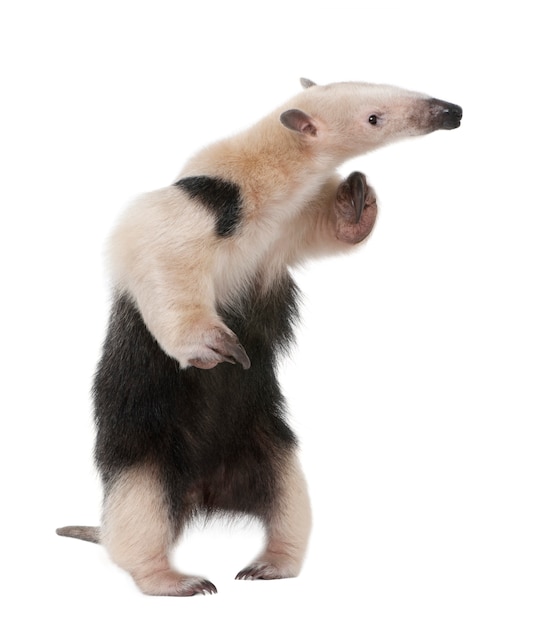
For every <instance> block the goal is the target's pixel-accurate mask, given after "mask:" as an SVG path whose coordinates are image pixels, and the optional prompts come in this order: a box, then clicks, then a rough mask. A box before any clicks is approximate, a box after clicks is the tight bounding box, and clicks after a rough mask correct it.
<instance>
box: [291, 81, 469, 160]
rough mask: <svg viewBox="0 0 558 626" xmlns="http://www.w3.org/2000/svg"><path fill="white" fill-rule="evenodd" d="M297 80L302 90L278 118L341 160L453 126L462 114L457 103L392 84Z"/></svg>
mask: <svg viewBox="0 0 558 626" xmlns="http://www.w3.org/2000/svg"><path fill="white" fill-rule="evenodd" d="M301 83H302V85H303V87H304V88H305V89H304V91H303V92H302V93H299V94H298V95H297V96H296V97H295V98H293V99H292V100H291V101H290V102H289V103H287V107H288V108H286V109H285V110H283V112H282V113H281V115H280V120H281V123H282V124H283V126H285V127H286V128H287V129H289V130H290V131H292V132H294V133H297V134H298V135H299V137H300V138H301V139H302V140H304V141H305V142H308V143H310V144H312V143H314V144H315V145H316V147H318V146H321V149H322V150H323V151H324V152H328V151H329V152H330V153H332V155H333V154H335V155H337V156H339V157H341V158H343V159H344V158H348V157H351V156H357V155H359V154H364V153H366V152H369V151H370V150H374V149H376V148H379V147H381V146H384V145H386V144H388V143H391V142H393V141H396V140H398V139H403V138H405V137H412V136H416V135H425V134H427V133H431V132H433V131H435V130H440V129H446V130H451V129H453V128H457V127H458V126H459V125H460V123H461V117H462V114H463V113H462V109H461V107H460V106H458V105H456V104H452V103H450V102H445V101H443V100H438V99H436V98H431V97H430V96H427V95H425V94H422V93H417V92H414V91H407V90H405V89H400V88H399V87H393V86H390V85H374V84H369V83H350V82H347V83H332V84H330V85H316V84H315V83H313V82H312V81H310V80H308V79H301Z"/></svg>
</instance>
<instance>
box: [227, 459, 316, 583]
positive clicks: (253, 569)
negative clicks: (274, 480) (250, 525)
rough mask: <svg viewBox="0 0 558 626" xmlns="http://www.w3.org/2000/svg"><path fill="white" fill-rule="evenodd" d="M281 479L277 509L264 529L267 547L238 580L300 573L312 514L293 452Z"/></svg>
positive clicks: (304, 482) (283, 576) (298, 464)
mask: <svg viewBox="0 0 558 626" xmlns="http://www.w3.org/2000/svg"><path fill="white" fill-rule="evenodd" d="M280 479H281V483H280V485H279V486H278V499H277V502H278V506H277V510H276V511H275V512H274V515H273V516H272V518H271V520H270V521H269V524H268V527H267V529H266V531H267V543H266V546H265V548H264V550H263V552H262V553H261V554H260V555H259V556H258V557H257V558H256V559H255V561H254V562H253V563H252V564H251V565H249V566H248V567H247V568H245V569H244V570H242V571H241V572H240V573H239V574H238V576H237V578H240V579H251V578H292V577H294V576H298V574H299V573H300V570H301V568H302V562H303V561H304V556H305V554H306V549H307V547H308V539H309V537H310V529H311V526H312V512H311V508H310V499H309V497H308V489H307V486H306V480H305V478H304V474H303V473H302V469H301V467H300V463H299V461H298V458H297V456H296V454H295V453H293V454H292V456H291V458H290V459H289V460H288V461H287V462H286V463H285V467H284V468H283V471H282V474H281V476H280Z"/></svg>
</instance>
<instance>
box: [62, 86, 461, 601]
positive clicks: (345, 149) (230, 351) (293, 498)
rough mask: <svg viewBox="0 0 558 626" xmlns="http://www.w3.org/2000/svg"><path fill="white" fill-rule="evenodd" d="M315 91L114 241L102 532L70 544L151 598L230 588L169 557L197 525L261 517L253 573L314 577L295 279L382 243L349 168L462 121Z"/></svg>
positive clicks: (391, 102) (389, 99)
mask: <svg viewBox="0 0 558 626" xmlns="http://www.w3.org/2000/svg"><path fill="white" fill-rule="evenodd" d="M303 86H304V87H305V90H304V91H303V92H302V93H300V94H299V95H298V96H296V97H295V98H293V99H292V100H291V101H290V102H288V103H287V104H286V105H285V106H284V107H282V108H281V109H279V110H277V111H275V112H274V113H272V114H271V115H269V116H268V117H266V118H264V119H263V120H262V121H261V122H260V123H258V124H256V125H255V126H254V127H253V128H251V129H249V130H247V131H245V132H243V133H240V134H239V135H237V136H235V137H233V138H231V139H227V140H224V141H222V142H219V143H217V144H215V145H213V146H210V147H208V148H206V149H204V150H202V151H201V152H200V153H199V154H198V155H196V156H195V157H194V158H192V159H191V160H190V161H189V162H188V163H187V164H186V166H185V167H184V169H183V171H182V172H181V174H180V176H179V177H178V178H177V180H176V181H175V182H174V184H172V185H170V186H169V187H166V188H164V189H161V190H158V191H154V192H151V193H148V194H145V195H144V196H142V197H140V198H139V199H138V200H137V201H136V202H135V203H134V204H133V205H132V206H131V207H130V208H129V209H128V211H127V212H126V213H125V215H124V216H123V218H122V220H121V222H120V223H119V225H118V226H117V228H116V229H115V232H114V234H113V236H112V238H111V242H110V256H111V267H112V271H113V281H114V303H113V307H112V313H111V316H110V322H109V327H108V333H107V337H106V340H105V344H104V350H103V355H102V357H101V360H100V363H99V366H98V369H97V373H96V376H95V381H94V390H93V395H94V405H95V423H96V426H97V440H96V451H95V458H96V463H97V467H98V469H99V471H100V474H101V477H102V481H103V485H104V490H105V498H104V510H103V518H102V524H101V527H100V528H97V527H83V526H73V527H66V528H62V529H59V530H58V533H59V534H61V535H66V536H70V537H76V538H79V539H85V540H88V541H94V542H99V543H102V544H103V545H104V546H105V547H106V548H107V550H108V552H109V554H110V556H111V558H112V559H113V561H114V562H115V563H117V564H118V565H120V566H121V567H123V568H124V569H126V570H127V571H128V572H130V574H131V575H132V577H133V578H134V580H135V582H136V583H137V585H138V586H139V588H140V589H141V590H142V591H143V592H144V593H147V594H153V595H193V594H196V593H213V592H215V591H216V589H215V587H214V585H213V584H212V583H211V582H209V581H207V580H206V579H204V578H200V577H197V576H192V575H185V574H182V573H179V572H177V571H175V570H174V569H173V567H172V565H171V563H170V560H169V559H170V553H171V550H172V547H173V545H174V544H175V543H176V541H177V540H178V538H179V537H180V534H181V532H182V530H183V528H184V526H185V525H186V524H187V523H188V522H189V521H190V520H191V519H193V518H194V517H195V516H196V515H198V514H203V515H207V514H212V513H219V514H221V513H225V514H233V515H234V514H243V515H250V516H255V517H257V518H259V519H260V520H261V521H262V522H263V524H264V526H265V528H266V531H267V542H266V546H265V548H264V550H263V552H262V554H260V555H259V556H258V557H257V558H256V559H255V560H254V561H253V562H252V563H251V564H250V565H248V566H247V567H246V568H244V569H243V570H241V571H240V572H239V574H238V576H237V577H238V578H242V579H254V578H264V579H270V578H284V577H290V576H296V575H297V574H298V573H299V571H300V568H301V566H302V562H303V559H304V555H305V551H306V546H307V542H308V536H309V533H310V524H311V513H310V505H309V501H308V494H307V489H306V484H305V480H304V477H303V475H302V473H301V470H300V466H299V464H298V460H297V455H296V438H295V436H294V434H293V432H292V431H291V429H290V428H289V426H288V425H287V423H286V420H285V401H284V398H283V395H282V393H281V390H280V388H279V385H278V382H277V372H276V368H277V364H278V359H279V357H280V356H281V354H282V353H283V352H284V351H285V350H287V349H288V347H289V345H290V344H291V342H292V339H293V331H292V328H293V323H294V322H295V320H296V319H297V299H298V293H297V288H296V285H295V283H294V281H293V279H292V277H291V275H290V273H289V268H290V267H293V266H296V265H297V264H299V263H300V262H302V261H303V260H304V259H305V258H308V257H312V256H320V255H323V254H332V253H336V252H342V251H346V250H349V249H351V248H352V247H354V246H355V245H356V244H358V243H360V242H362V241H364V240H365V239H366V237H367V236H368V235H369V233H370V232H371V230H372V228H373V226H374V222H375V219H376V212H377V207H376V197H375V194H374V191H373V190H372V188H371V187H369V186H368V184H367V182H366V179H365V177H364V175H363V174H360V173H358V172H354V173H353V174H351V175H350V176H349V177H348V178H347V179H346V180H341V179H340V177H339V176H338V175H337V174H336V173H335V170H336V168H337V167H338V166H339V165H340V164H341V163H342V162H343V161H345V160H346V159H348V158H350V157H353V156H356V155H358V154H362V153H365V152H367V151H369V150H372V149H374V148H377V147H379V146H381V145H384V144H386V143H389V142H391V141H394V140H395V139H398V138H403V137H406V136H412V135H420V134H425V133H428V132H431V131H433V130H437V129H439V128H455V127H457V126H458V125H459V121H460V119H461V110H460V108H459V107H457V106H455V105H451V104H448V103H445V102H442V101H439V100H434V99H431V98H428V97H426V96H424V95H422V94H417V93H413V92H407V91H404V90H401V89H398V88H395V87H388V86H378V85H369V84H366V83H337V84H332V85H327V86H317V85H315V84H314V83H311V82H310V81H303ZM239 365H240V367H239Z"/></svg>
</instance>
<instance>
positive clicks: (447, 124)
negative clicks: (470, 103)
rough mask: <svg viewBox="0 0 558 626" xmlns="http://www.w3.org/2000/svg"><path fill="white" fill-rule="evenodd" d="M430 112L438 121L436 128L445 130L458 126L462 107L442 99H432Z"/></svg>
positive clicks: (461, 115)
mask: <svg viewBox="0 0 558 626" xmlns="http://www.w3.org/2000/svg"><path fill="white" fill-rule="evenodd" d="M432 113H433V115H434V116H435V118H436V121H437V122H438V128H443V129H446V130H451V129H452V128H458V127H459V125H460V124H461V118H462V117H463V109H462V108H461V107H460V106H459V105H457V104H451V102H444V101H443V100H432Z"/></svg>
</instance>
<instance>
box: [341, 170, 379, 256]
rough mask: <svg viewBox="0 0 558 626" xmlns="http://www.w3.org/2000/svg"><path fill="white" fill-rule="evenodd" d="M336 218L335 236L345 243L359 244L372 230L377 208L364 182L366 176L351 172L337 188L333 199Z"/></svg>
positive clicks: (373, 197) (371, 191) (368, 187)
mask: <svg viewBox="0 0 558 626" xmlns="http://www.w3.org/2000/svg"><path fill="white" fill-rule="evenodd" d="M335 214H336V217H337V223H336V232H335V235H336V237H337V239H339V240H340V241H345V242H346V243H352V244H356V243H360V242H361V241H363V240H364V239H365V238H366V237H367V236H368V235H369V234H370V232H371V231H372V228H374V223H375V222H376V216H377V215H378V206H377V204H376V194H375V193H374V190H373V189H372V187H370V186H369V185H368V184H367V182H366V176H365V175H364V174H361V173H360V172H353V173H352V174H349V176H348V177H347V178H346V179H345V180H344V181H343V182H342V183H341V184H340V185H339V187H338V188H337V196H336V198H335Z"/></svg>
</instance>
